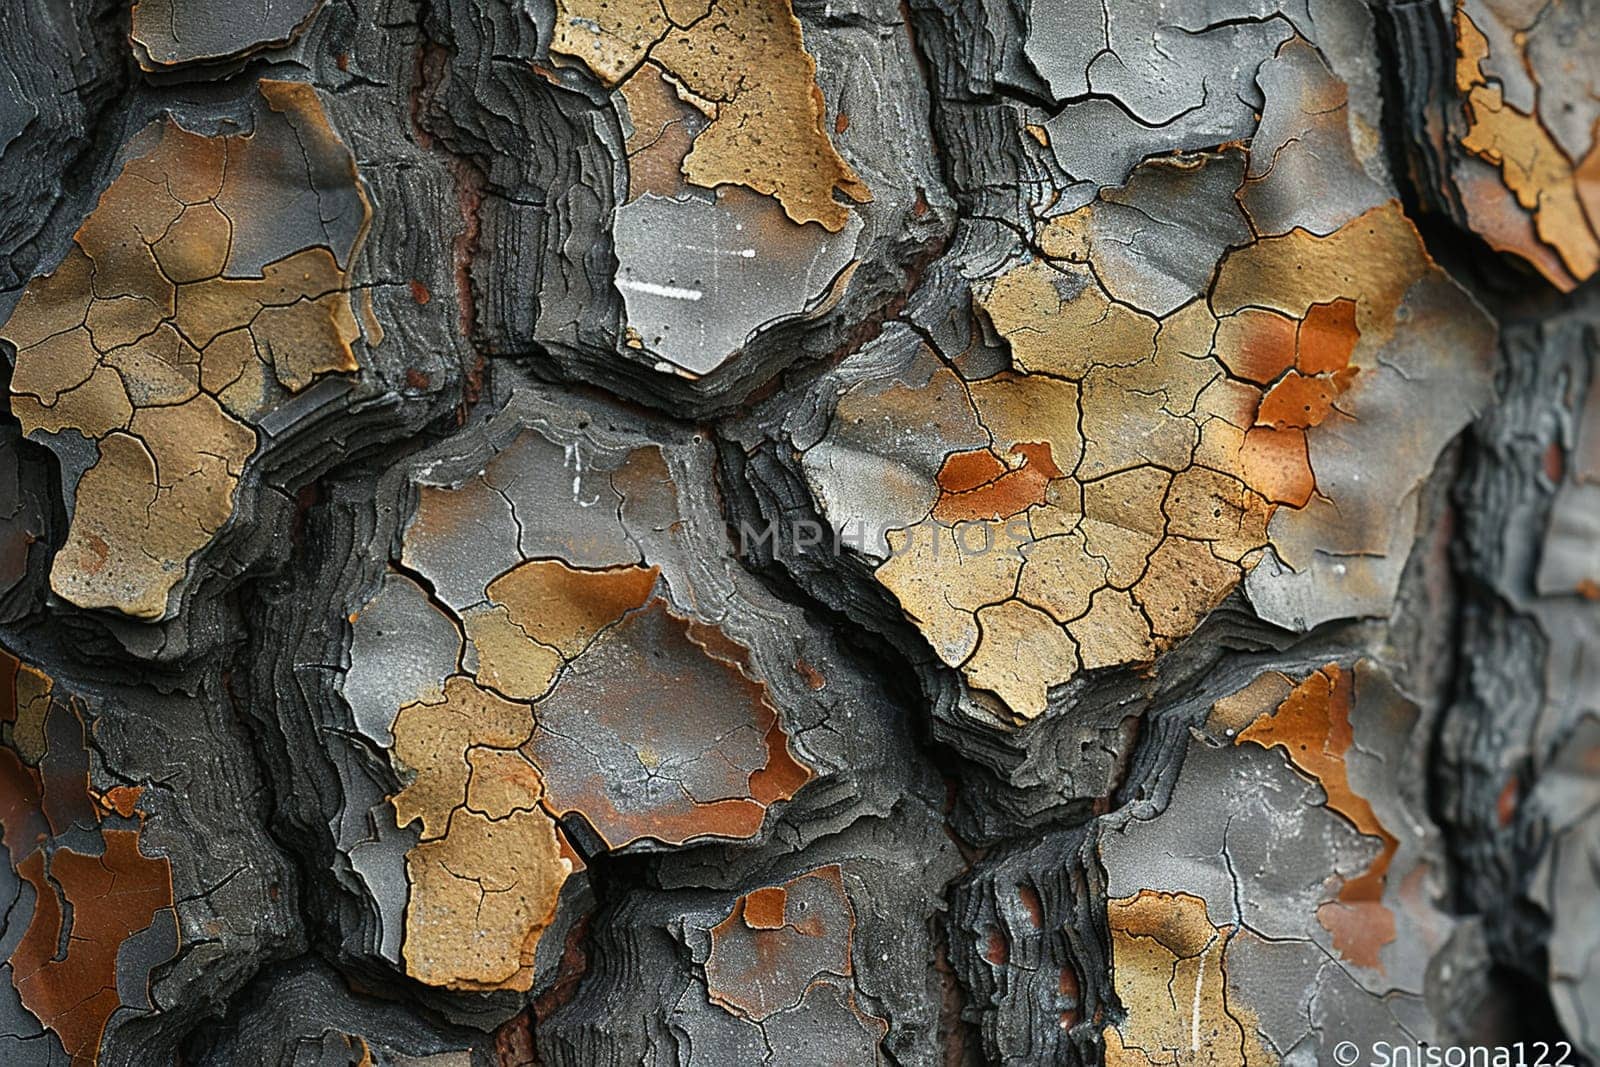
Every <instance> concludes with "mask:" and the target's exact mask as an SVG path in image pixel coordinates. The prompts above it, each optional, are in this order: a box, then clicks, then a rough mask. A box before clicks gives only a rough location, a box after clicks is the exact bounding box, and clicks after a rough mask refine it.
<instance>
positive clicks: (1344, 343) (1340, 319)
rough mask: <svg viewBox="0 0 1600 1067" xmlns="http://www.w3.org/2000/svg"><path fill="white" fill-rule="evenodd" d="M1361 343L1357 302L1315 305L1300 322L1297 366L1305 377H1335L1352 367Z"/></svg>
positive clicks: (1334, 302)
mask: <svg viewBox="0 0 1600 1067" xmlns="http://www.w3.org/2000/svg"><path fill="white" fill-rule="evenodd" d="M1359 340H1361V331H1360V330H1359V329H1357V328H1356V302H1355V301H1354V300H1344V299H1340V300H1335V301H1333V302H1331V303H1327V304H1312V305H1311V307H1310V309H1309V310H1307V311H1306V317H1305V318H1304V319H1303V320H1301V322H1300V332H1299V335H1298V338H1297V346H1296V351H1297V355H1296V357H1295V366H1296V367H1298V368H1299V369H1300V373H1302V374H1333V373H1335V372H1336V371H1341V370H1344V369H1345V368H1346V367H1348V366H1349V365H1350V354H1351V353H1352V352H1354V351H1355V349H1356V342H1357V341H1359Z"/></svg>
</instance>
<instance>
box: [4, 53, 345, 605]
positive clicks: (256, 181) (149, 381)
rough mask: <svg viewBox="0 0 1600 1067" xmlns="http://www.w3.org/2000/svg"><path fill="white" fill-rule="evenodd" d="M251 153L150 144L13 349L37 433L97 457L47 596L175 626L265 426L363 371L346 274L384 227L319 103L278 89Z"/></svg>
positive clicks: (19, 401)
mask: <svg viewBox="0 0 1600 1067" xmlns="http://www.w3.org/2000/svg"><path fill="white" fill-rule="evenodd" d="M259 89H260V101H259V103H258V106H257V107H256V109H255V128H254V129H253V130H252V131H251V132H250V133H248V134H239V135H224V136H217V137H207V136H201V135H199V134H195V133H191V132H190V131H188V130H186V129H184V128H183V127H181V126H179V125H177V124H176V123H175V122H173V121H171V120H167V121H165V122H162V123H160V124H158V125H155V126H152V127H150V128H148V129H146V130H145V131H144V132H143V133H141V134H139V135H138V137H137V138H136V139H135V140H134V142H133V143H132V145H131V147H130V152H131V154H130V156H129V159H128V161H127V163H126V164H125V165H124V166H123V170H122V172H121V174H120V175H118V177H117V178H116V180H115V181H113V182H112V183H111V185H110V187H109V188H107V190H106V191H105V193H104V194H103V195H102V196H101V198H100V202H99V203H98V205H97V206H96V207H95V210H94V211H93V212H92V213H91V214H90V216H89V218H88V219H87V220H85V222H84V223H83V225H82V226H81V227H80V228H79V230H78V232H77V234H76V235H75V238H74V243H73V245H72V248H71V250H70V251H69V253H68V254H67V257H66V259H65V260H64V261H63V262H62V263H61V265H60V266H59V267H58V268H57V269H56V271H55V272H54V273H53V274H49V275H44V276H41V277H39V278H35V279H34V280H33V281H32V282H30V283H29V284H28V287H27V289H26V290H25V292H24V293H23V296H22V299H21V300H20V301H19V302H18V304H17V307H16V309H15V311H14V312H13V313H12V315H11V318H10V320H9V321H8V322H7V323H6V324H5V326H4V329H3V330H0V338H3V339H4V340H6V341H9V342H10V343H11V344H13V345H15V346H16V348H17V359H16V370H15V374H14V375H13V377H12V380H11V394H12V410H13V411H14V412H15V414H16V415H17V417H18V419H19V420H20V421H21V422H22V426H23V430H24V432H27V433H34V432H43V433H45V434H56V433H61V432H64V431H76V432H78V433H81V434H82V435H83V436H85V437H87V438H89V439H91V440H92V441H94V442H95V443H96V447H97V450H98V460H97V461H96V462H95V463H94V465H93V466H91V467H90V468H89V470H88V471H87V473H85V474H84V476H83V478H82V480H81V481H80V482H79V484H78V487H77V493H76V507H75V510H74V512H73V515H72V523H71V528H70V530H69V532H68V536H67V541H66V544H65V545H64V546H63V547H62V549H61V551H60V552H59V553H58V554H57V556H56V558H55V564H54V567H53V569H52V571H51V585H52V588H54V589H55V591H56V592H57V593H58V594H60V595H61V596H62V597H64V598H66V599H68V600H71V601H72V602H74V603H76V604H78V605H80V606H82V607H88V608H107V609H111V610H115V611H119V612H122V613H124V614H127V615H131V616H134V617H136V618H141V619H155V618H159V617H161V616H162V615H163V614H164V613H165V612H166V611H167V606H168V600H169V597H170V595H171V593H172V591H173V589H174V588H175V587H176V586H177V585H178V583H179V582H180V581H182V579H183V576H184V574H185V571H186V568H187V566H188V564H189V561H190V559H191V558H192V557H193V556H194V555H195V553H196V552H198V551H199V550H200V549H202V548H203V547H204V546H205V545H207V544H208V543H209V542H210V541H211V540H212V539H213V538H214V537H215V536H216V534H217V532H218V531H219V530H220V529H221V528H222V527H223V525H224V524H225V523H226V522H227V521H228V519H229V517H230V516H231V514H232V511H233V500H234V493H235V490H236V488H237V485H238V481H239V478H240V476H241V475H242V473H243V471H244V466H245V462H246V461H247V460H248V459H249V458H250V456H251V455H252V454H253V453H254V451H255V449H256V433H255V430H254V425H255V423H256V421H257V420H258V418H259V417H260V416H261V415H262V414H263V413H264V412H265V411H266V410H267V409H268V408H270V407H271V406H273V405H274V404H275V403H277V402H278V401H279V400H281V399H283V398H285V397H287V396H288V395H290V394H292V393H295V392H298V391H299V390H301V389H304V388H305V387H306V386H307V385H309V384H310V383H311V382H312V381H313V380H314V379H315V378H317V377H318V376H320V375H323V374H328V373H339V372H349V371H353V370H355V369H356V360H355V356H354V354H353V351H352V348H351V345H352V343H353V342H354V341H355V339H356V338H357V337H358V336H359V334H358V330H357V327H356V322H355V318H354V315H353V312H352V310H351V305H350V298H349V291H348V290H349V280H348V273H347V272H348V270H349V265H350V259H351V257H352V256H353V255H354V254H355V251H356V249H357V247H358V246H359V244H360V241H361V238H362V235H363V233H364V231H365V228H366V225H367V219H368V217H369V215H370V209H369V207H368V204H367V200H366V196H365V194H364V193H363V192H362V190H361V186H360V183H359V182H358V180H357V178H356V173H355V166H354V162H353V160H352V158H351V156H350V153H349V150H348V149H346V148H345V146H344V144H343V143H342V142H341V141H340V140H339V138H338V136H337V135H336V134H335V133H334V132H333V129H332V128H331V127H330V126H329V125H328V121H327V117H326V115H325V114H324V112H323V109H322V105H321V103H320V102H319V101H318V99H317V96H316V93H315V91H314V90H312V88H311V87H310V86H308V85H302V84H299V83H291V82H274V81H263V82H261V83H260V84H259Z"/></svg>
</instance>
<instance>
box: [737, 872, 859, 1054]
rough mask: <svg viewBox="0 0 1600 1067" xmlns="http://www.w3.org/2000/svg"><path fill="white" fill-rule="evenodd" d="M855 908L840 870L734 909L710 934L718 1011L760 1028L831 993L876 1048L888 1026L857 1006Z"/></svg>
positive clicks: (797, 881)
mask: <svg viewBox="0 0 1600 1067" xmlns="http://www.w3.org/2000/svg"><path fill="white" fill-rule="evenodd" d="M855 928H856V916H855V909H854V908H853V907H852V906H851V904H850V897H849V895H848V894H847V893H846V892H845V888H844V875H843V871H842V869H841V868H840V867H839V866H838V865H837V864H830V865H829V866H826V867H818V868H816V869H815V870H812V871H807V872H806V873H804V874H802V875H799V876H798V877H796V878H793V879H791V880H789V881H787V882H785V883H783V884H782V885H781V886H770V887H766V888H763V889H757V890H755V891H753V892H751V893H749V894H747V895H745V896H743V897H740V898H739V899H738V900H737V901H735V902H734V905H733V910H732V911H731V912H729V913H728V916H727V918H725V919H723V920H722V921H721V922H720V923H718V924H717V925H716V926H714V927H712V928H711V955H710V957H709V958H708V959H707V960H706V966H705V970H706V992H707V994H708V995H709V996H710V998H711V1002H712V1003H713V1004H719V1005H721V1006H722V1007H723V1008H726V1009H727V1010H728V1011H729V1012H731V1013H733V1014H734V1015H737V1016H739V1017H740V1018H742V1019H746V1020H748V1021H750V1022H752V1023H755V1024H757V1025H760V1024H762V1023H764V1022H766V1021H767V1020H769V1019H772V1018H773V1017H774V1016H776V1015H778V1014H780V1013H782V1012H785V1011H790V1010H795V1009H800V1008H801V1007H802V1005H803V1004H804V1003H805V1002H806V1001H807V1000H808V999H809V998H810V997H811V996H812V995H813V994H814V993H816V992H819V991H824V990H832V992H833V994H834V995H835V996H836V997H837V998H838V999H839V1000H840V1001H841V1002H842V1003H843V1004H844V1005H845V1006H846V1007H847V1008H848V1009H849V1010H850V1011H851V1013H852V1014H853V1015H854V1016H855V1018H856V1021H857V1022H858V1023H859V1024H860V1026H861V1027H862V1029H863V1030H865V1031H867V1033H868V1034H870V1035H871V1038H872V1040H873V1041H876V1040H878V1039H881V1038H882V1037H883V1035H884V1034H885V1033H886V1032H887V1030H888V1027H887V1026H886V1025H885V1023H884V1022H883V1020H881V1019H879V1018H877V1017H876V1016H873V1015H870V1014H868V1013H866V1012H865V1011H863V1010H862V1009H861V1007H860V1006H859V1005H858V1004H857V1003H856V998H855V986H854V982H853V980H852V979H853V976H854V974H855V965H854V962H853V961H852V959H851V954H852V952H853V950H854V944H853V942H854V939H855Z"/></svg>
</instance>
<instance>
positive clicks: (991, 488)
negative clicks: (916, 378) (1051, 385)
mask: <svg viewBox="0 0 1600 1067" xmlns="http://www.w3.org/2000/svg"><path fill="white" fill-rule="evenodd" d="M1008 454H1009V455H1011V456H1012V457H1014V458H1015V460H1016V464H1015V466H1007V465H1006V464H1004V463H1002V462H1001V461H1000V460H999V459H998V458H997V457H996V456H995V455H994V453H992V452H989V451H987V450H984V449H979V450H976V451H973V452H957V453H955V454H953V455H952V456H950V457H949V458H948V459H946V460H945V462H944V466H943V467H942V468H941V469H940V471H939V477H938V482H939V488H940V490H941V491H942V492H941V494H940V497H939V502H938V503H937V504H935V505H934V507H933V517H934V518H935V519H937V520H938V521H939V522H942V523H945V524H947V525H948V524H951V523H957V522H981V521H983V520H993V519H1004V518H1009V517H1010V516H1012V515H1018V514H1021V513H1022V512H1024V511H1026V510H1028V509H1029V508H1031V507H1037V506H1038V505H1040V504H1043V503H1044V502H1045V487H1046V486H1047V485H1049V484H1050V480H1051V479H1052V478H1059V477H1061V469H1060V468H1059V467H1057V466H1056V463H1055V459H1054V458H1053V457H1052V455H1051V450H1050V446H1049V445H1048V444H1041V443H1033V442H1024V443H1021V444H1018V445H1016V446H1014V447H1013V448H1012V449H1011V451H1010V453H1008Z"/></svg>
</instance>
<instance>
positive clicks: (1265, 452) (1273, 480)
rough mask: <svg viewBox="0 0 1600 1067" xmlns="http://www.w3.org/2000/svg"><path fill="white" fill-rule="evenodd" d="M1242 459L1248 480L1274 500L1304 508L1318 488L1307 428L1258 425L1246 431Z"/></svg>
mask: <svg viewBox="0 0 1600 1067" xmlns="http://www.w3.org/2000/svg"><path fill="white" fill-rule="evenodd" d="M1239 462H1240V464H1241V465H1242V467H1243V470H1244V480H1245V482H1246V483H1247V484H1249V486H1250V487H1251V488H1252V489H1254V490H1255V491H1256V492H1258V493H1260V494H1261V495H1262V496H1264V497H1266V498H1267V499H1268V500H1270V501H1272V502H1273V503H1275V504H1288V505H1289V506H1291V507H1296V508H1303V507H1305V506H1306V504H1307V503H1308V502H1309V501H1310V500H1311V494H1312V493H1313V492H1314V491H1315V490H1316V488H1317V485H1316V480H1315V479H1314V478H1313V477H1312V474H1311V461H1310V459H1309V458H1308V457H1307V455H1306V435H1305V431H1304V430H1298V429H1286V430H1277V429H1273V428H1272V427H1270V426H1256V427H1254V428H1252V429H1251V430H1250V431H1249V432H1248V433H1246V434H1245V435H1244V447H1243V448H1242V449H1240V451H1239Z"/></svg>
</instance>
